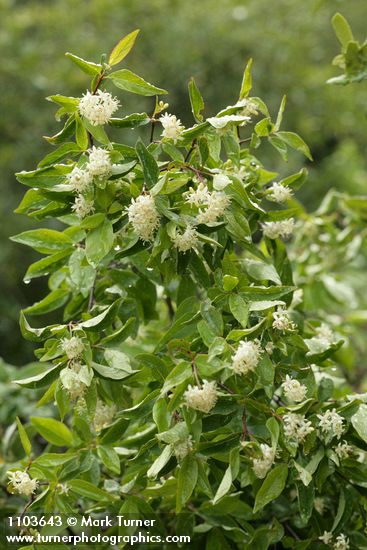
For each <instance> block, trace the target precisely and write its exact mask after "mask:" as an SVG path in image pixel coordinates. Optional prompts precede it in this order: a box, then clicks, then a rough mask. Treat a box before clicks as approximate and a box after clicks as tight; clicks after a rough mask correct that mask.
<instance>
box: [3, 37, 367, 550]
mask: <svg viewBox="0 0 367 550" xmlns="http://www.w3.org/2000/svg"><path fill="white" fill-rule="evenodd" d="M136 35H137V32H136V31H135V32H133V33H131V34H130V35H128V36H127V37H125V38H123V39H122V40H121V41H120V42H119V44H118V45H117V46H116V47H115V48H114V49H113V50H112V53H111V55H110V57H109V60H108V62H107V61H106V58H105V57H103V58H102V61H101V63H92V62H89V61H85V60H83V59H81V58H79V57H77V56H75V55H72V54H67V56H68V57H69V59H70V60H71V61H72V62H74V64H75V65H77V67H79V68H80V69H81V70H83V71H84V72H85V73H86V74H87V75H89V76H91V77H92V83H91V88H90V90H89V91H86V92H85V93H84V94H83V95H82V96H81V97H80V98H75V97H66V96H62V95H54V96H51V97H50V98H49V99H50V100H51V101H52V102H54V103H56V104H57V105H58V106H59V109H58V111H57V114H56V117H57V119H60V120H61V119H62V118H66V121H65V123H64V126H63V128H62V129H61V130H60V131H59V132H58V133H57V134H56V135H54V136H52V137H47V138H46V139H47V140H48V141H49V142H50V143H51V144H53V145H56V146H57V147H56V149H54V150H53V151H52V152H51V153H49V154H48V155H47V156H46V157H45V158H44V159H43V160H42V161H41V162H40V163H39V165H38V167H37V168H36V169H35V170H34V171H31V172H20V173H18V174H17V178H18V180H19V181H20V182H21V183H23V184H25V185H27V186H29V187H30V189H29V190H28V191H27V193H26V194H25V196H24V198H23V200H22V202H21V204H20V207H19V208H18V211H19V212H22V213H25V214H27V215H29V216H31V217H32V218H35V219H36V220H43V219H47V218H51V219H52V218H56V219H57V220H59V222H61V223H62V224H63V225H64V226H66V228H65V229H64V230H63V231H60V230H56V229H35V230H31V231H26V232H23V233H21V234H19V235H17V236H16V237H14V240H15V241H17V242H20V243H22V244H25V245H29V246H32V247H33V248H34V249H35V250H36V251H38V252H40V253H42V254H45V258H43V259H41V260H39V261H37V262H36V263H34V264H32V265H31V266H30V267H29V269H28V271H27V273H26V275H25V280H27V281H30V280H31V279H33V278H35V277H41V276H49V289H50V292H49V294H48V295H47V296H46V297H45V298H43V299H42V300H41V301H39V302H36V303H35V304H33V305H32V306H30V307H28V308H27V309H25V310H24V311H23V312H22V314H21V321H20V324H21V331H22V334H23V336H24V337H25V338H27V339H29V340H31V341H32V342H35V343H37V344H38V348H37V350H36V352H35V353H36V357H37V358H38V361H39V366H38V367H37V368H36V370H35V371H34V373H33V375H32V376H28V377H27V378H23V379H21V380H17V383H18V384H19V385H21V386H22V387H23V388H29V389H31V390H34V389H35V388H43V390H44V395H43V397H41V399H40V405H44V404H47V403H52V402H55V404H56V410H57V414H58V416H59V419H56V418H50V417H43V416H39V417H32V418H31V419H30V424H29V425H27V426H26V427H24V426H23V425H22V424H21V423H20V422H18V429H19V437H20V440H21V442H22V444H23V447H24V458H23V459H22V460H21V461H17V462H16V463H14V464H11V465H9V467H8V469H9V472H8V478H9V479H8V480H9V485H8V489H9V492H10V493H13V494H14V495H23V496H24V497H25V499H24V503H23V506H26V508H27V510H30V511H32V510H33V511H35V512H36V511H42V512H49V513H54V512H59V513H60V512H63V513H68V512H77V511H78V510H79V509H81V510H83V511H85V510H89V511H92V512H93V511H95V512H105V511H106V510H108V512H109V513H110V514H112V515H117V514H118V513H120V514H126V515H128V514H129V513H130V514H132V513H135V514H136V513H138V514H139V515H140V516H149V515H153V514H157V517H158V516H159V517H160V519H161V526H160V529H161V530H162V531H163V532H164V531H169V532H175V533H184V534H188V535H190V536H191V537H192V543H191V546H192V547H194V548H199V547H202V546H203V545H206V548H210V549H215V548H224V549H226V548H241V549H243V548H256V549H260V548H261V549H267V548H269V547H276V548H295V549H297V548H298V549H301V548H302V549H303V548H322V547H329V548H334V549H338V550H343V549H347V548H359V547H363V546H366V545H367V537H366V535H365V534H364V523H365V516H366V507H365V505H366V500H365V475H366V473H367V471H366V450H367V431H366V421H367V405H365V404H364V403H363V401H364V400H365V398H364V396H363V395H361V396H359V395H348V385H347V384H346V383H345V382H344V381H343V378H341V377H340V378H339V379H338V383H337V384H335V378H334V377H333V376H331V375H330V371H332V370H333V369H335V362H334V357H335V354H336V352H338V350H340V349H341V347H342V345H343V340H342V339H340V338H339V337H338V336H337V334H334V332H333V331H332V330H331V328H330V327H329V326H327V325H326V324H325V319H323V318H321V319H318V318H315V317H314V315H313V311H311V312H310V311H308V310H307V309H306V308H305V307H304V301H303V297H302V290H303V286H302V276H301V275H302V272H301V268H300V267H299V265H298V264H299V263H301V259H300V257H299V256H297V252H296V251H297V246H299V241H297V233H299V234H300V233H301V231H302V228H303V227H304V225H305V223H306V221H305V214H304V212H303V209H302V207H301V205H300V204H299V203H298V201H297V200H296V199H295V198H294V193H295V191H297V189H298V188H299V187H300V186H301V185H302V184H303V183H304V181H305V179H306V171H305V170H301V171H300V172H298V173H296V174H290V175H287V176H286V177H283V178H279V177H278V174H276V173H274V172H273V171H271V170H269V169H268V168H266V167H264V166H263V165H262V163H261V161H260V160H259V158H258V157H259V156H260V155H259V154H257V151H259V152H260V150H261V149H260V146H261V145H262V144H263V143H264V142H267V143H268V144H269V145H270V146H272V147H274V148H275V149H276V151H277V152H279V154H280V155H281V156H282V157H283V159H284V160H286V159H287V155H288V153H289V151H290V150H292V149H294V150H296V151H299V152H301V153H303V154H304V155H305V156H306V157H308V158H309V159H311V154H310V151H309V149H308V147H307V145H306V144H305V143H304V141H303V140H302V139H301V138H300V137H299V136H298V135H297V134H295V133H293V132H289V131H284V130H281V124H282V115H283V111H284V108H285V99H283V100H282V102H281V106H280V109H279V112H278V114H277V116H276V118H275V120H273V119H272V117H271V115H270V113H269V112H268V109H267V107H266V105H265V104H264V102H263V101H262V100H261V99H260V98H257V97H250V95H249V94H250V91H251V87H252V82H251V62H250V63H248V65H247V67H246V69H245V72H244V77H243V81H242V85H241V88H240V93H239V97H238V98H237V100H236V101H235V102H234V104H233V105H231V106H228V107H226V108H225V109H222V110H221V111H220V112H219V113H218V114H217V115H216V116H215V117H209V118H205V117H204V115H203V111H204V101H203V98H202V96H201V93H200V91H199V90H198V88H197V86H196V84H195V81H194V80H193V79H192V80H191V81H190V83H189V97H190V102H191V107H192V113H193V117H194V125H193V126H192V127H190V128H185V127H184V126H183V124H182V123H181V121H180V120H178V119H177V118H176V116H175V115H173V114H170V113H169V105H168V104H167V103H165V102H164V101H163V100H159V98H157V99H156V101H155V106H154V110H153V113H152V114H151V115H148V114H146V113H133V114H126V113H124V112H123V105H124V100H123V95H122V94H121V97H120V95H119V97H118V98H115V97H114V96H113V95H112V94H111V93H110V92H108V91H107V90H106V87H107V86H111V85H112V86H113V85H114V86H116V87H117V88H118V89H120V90H123V92H127V93H134V94H137V95H143V96H156V97H158V96H159V95H163V94H165V93H166V92H165V90H162V89H160V88H158V87H156V86H154V85H152V84H150V83H148V82H146V81H145V80H144V79H143V78H141V77H140V76H138V75H136V74H134V73H132V72H131V71H130V70H128V69H120V70H115V66H116V65H117V64H118V63H120V62H121V61H122V60H123V59H124V58H125V56H126V55H127V54H128V53H129V51H130V49H131V48H132V46H133V44H134V41H135V38H136ZM117 114H119V115H121V116H120V117H117V116H115V115H117ZM145 126H147V127H148V128H149V131H148V134H149V136H150V140H149V143H148V139H145V137H146V136H145V134H144V127H145ZM136 128H141V129H142V134H141V135H142V136H144V139H142V138H141V137H139V138H138V139H137V141H136V144H135V147H132V146H131V145H127V144H125V143H121V142H119V141H117V138H116V140H114V141H111V139H110V138H109V137H108V133H110V132H109V129H111V130H112V133H111V135H112V134H113V135H114V136H117V135H119V133H118V132H119V131H120V130H122V131H123V132H127V131H128V130H129V129H130V130H133V129H136ZM155 136H156V137H155ZM74 138H75V140H74ZM293 234H295V238H294V241H293V242H292V239H293V237H292V235H293ZM299 238H300V237H298V239H299ZM297 243H298V244H297ZM289 247H290V249H291V260H292V261H291V260H290V259H289V255H288V252H287V250H288V248H289ZM298 280H299V281H300V283H299V284H298ZM295 281H296V282H297V284H295ZM303 281H304V282H306V281H305V279H303ZM305 291H307V285H305ZM61 308H63V315H62V317H61V316H60V322H59V323H57V324H52V325H48V326H42V327H39V326H38V327H34V326H32V325H33V323H31V322H30V321H29V318H30V317H33V316H38V315H45V314H48V313H50V312H53V311H56V310H61ZM324 372H326V373H327V374H326V375H324V374H323V373H324ZM24 391H26V390H25V389H24ZM37 434H38V436H40V437H41V438H42V442H43V445H44V448H43V452H42V453H39V452H36V450H37V449H39V446H38V444H37V445H36V446H35V444H34V440H36V439H37V438H38V436H37ZM32 440H33V441H32ZM14 498H15V497H14ZM17 498H18V497H17ZM20 506H22V505H20ZM111 529H115V528H111ZM191 546H190V547H191Z"/></svg>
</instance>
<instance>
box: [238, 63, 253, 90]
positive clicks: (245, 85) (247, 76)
mask: <svg viewBox="0 0 367 550" xmlns="http://www.w3.org/2000/svg"><path fill="white" fill-rule="evenodd" d="M251 67H252V59H249V60H248V62H247V65H246V68H245V72H244V73H243V79H242V84H241V91H240V99H244V98H245V97H247V96H248V95H249V93H250V91H251V88H252V76H251Z"/></svg>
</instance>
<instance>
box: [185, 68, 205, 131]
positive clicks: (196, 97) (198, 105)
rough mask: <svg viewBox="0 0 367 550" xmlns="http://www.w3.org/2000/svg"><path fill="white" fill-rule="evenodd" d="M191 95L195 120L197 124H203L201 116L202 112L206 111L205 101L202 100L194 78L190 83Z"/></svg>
mask: <svg viewBox="0 0 367 550" xmlns="http://www.w3.org/2000/svg"><path fill="white" fill-rule="evenodd" d="M189 95H190V103H191V111H192V114H193V115H194V119H195V121H196V122H202V121H203V115H201V114H200V113H201V111H202V110H203V109H204V100H203V98H202V95H201V93H200V91H199V89H198V87H197V86H196V83H195V80H194V77H191V80H190V82H189Z"/></svg>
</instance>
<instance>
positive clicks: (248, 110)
mask: <svg viewBox="0 0 367 550" xmlns="http://www.w3.org/2000/svg"><path fill="white" fill-rule="evenodd" d="M235 107H242V114H243V115H250V116H251V115H257V114H258V106H257V104H256V103H255V101H253V100H252V99H249V98H246V97H245V98H243V99H240V100H239V101H237V103H236V105H235Z"/></svg>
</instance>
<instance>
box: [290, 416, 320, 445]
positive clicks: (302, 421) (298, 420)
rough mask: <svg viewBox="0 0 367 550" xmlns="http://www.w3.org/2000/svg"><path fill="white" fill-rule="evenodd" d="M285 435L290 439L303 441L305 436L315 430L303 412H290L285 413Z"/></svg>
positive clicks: (298, 441)
mask: <svg viewBox="0 0 367 550" xmlns="http://www.w3.org/2000/svg"><path fill="white" fill-rule="evenodd" d="M283 420H284V435H285V437H286V438H287V439H289V440H294V441H296V442H297V443H302V442H303V441H304V440H305V438H306V437H307V436H308V434H310V433H311V432H313V431H314V427H313V426H312V424H311V422H310V421H309V420H306V418H305V416H304V415H302V414H296V413H288V414H286V415H284V417H283Z"/></svg>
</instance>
